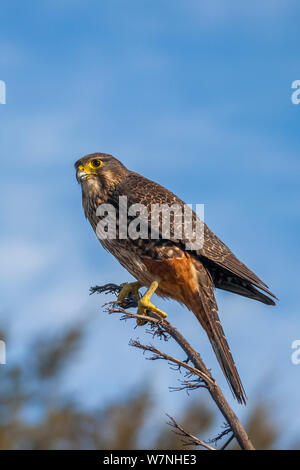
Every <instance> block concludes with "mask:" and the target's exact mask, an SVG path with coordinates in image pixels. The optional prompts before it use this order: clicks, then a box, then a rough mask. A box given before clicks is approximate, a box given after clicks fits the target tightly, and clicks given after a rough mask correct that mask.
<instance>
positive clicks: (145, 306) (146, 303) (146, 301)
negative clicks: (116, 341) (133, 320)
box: [137, 281, 168, 325]
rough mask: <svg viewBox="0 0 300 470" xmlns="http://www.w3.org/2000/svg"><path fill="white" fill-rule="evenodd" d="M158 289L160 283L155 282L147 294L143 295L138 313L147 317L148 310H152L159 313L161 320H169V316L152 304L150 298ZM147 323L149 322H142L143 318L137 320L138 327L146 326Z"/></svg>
mask: <svg viewBox="0 0 300 470" xmlns="http://www.w3.org/2000/svg"><path fill="white" fill-rule="evenodd" d="M157 287H158V282H157V281H153V282H152V284H151V286H150V287H149V289H148V290H147V292H146V293H145V294H144V295H143V297H142V298H141V299H139V302H138V311H137V314H138V315H141V316H143V315H147V310H151V311H152V312H154V313H157V315H159V316H160V317H161V318H167V316H168V315H167V314H166V313H165V312H163V311H162V310H160V309H159V308H157V307H155V305H153V303H152V302H150V298H151V297H152V295H153V294H154V292H155V291H156V289H157ZM145 323H147V322H146V321H145V320H142V318H141V319H138V320H137V324H138V325H144V324H145Z"/></svg>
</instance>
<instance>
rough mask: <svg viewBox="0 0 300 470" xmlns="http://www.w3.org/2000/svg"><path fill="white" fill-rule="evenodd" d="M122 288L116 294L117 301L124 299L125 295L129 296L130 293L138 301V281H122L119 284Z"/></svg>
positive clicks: (139, 285)
mask: <svg viewBox="0 0 300 470" xmlns="http://www.w3.org/2000/svg"><path fill="white" fill-rule="evenodd" d="M121 286H122V289H121V291H120V293H119V295H118V301H119V302H121V301H122V300H124V299H125V298H126V297H129V295H130V294H133V295H134V296H135V297H136V298H137V300H138V301H139V300H140V298H141V296H140V293H139V288H140V287H142V286H141V284H140V283H139V282H130V283H127V282H124V283H123V284H121Z"/></svg>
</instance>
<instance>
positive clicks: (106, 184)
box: [75, 153, 129, 193]
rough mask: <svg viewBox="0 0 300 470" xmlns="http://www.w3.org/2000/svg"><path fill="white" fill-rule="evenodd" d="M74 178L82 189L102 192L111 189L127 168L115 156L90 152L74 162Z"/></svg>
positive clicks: (122, 176)
mask: <svg viewBox="0 0 300 470" xmlns="http://www.w3.org/2000/svg"><path fill="white" fill-rule="evenodd" d="M75 168H76V178H77V181H78V183H80V184H81V185H82V189H83V190H85V191H87V192H88V191H89V189H91V190H92V189H96V188H97V189H98V191H99V192H101V193H104V192H107V191H109V190H111V189H113V188H114V187H115V186H116V185H117V184H118V183H119V182H120V181H122V179H123V178H125V177H126V176H127V174H128V173H129V170H127V168H126V167H125V166H124V165H123V164H122V163H121V162H120V161H119V160H117V159H116V158H115V157H113V156H112V155H108V154H106V153H92V154H90V155H86V156H85V157H82V158H80V160H78V161H77V162H76V163H75Z"/></svg>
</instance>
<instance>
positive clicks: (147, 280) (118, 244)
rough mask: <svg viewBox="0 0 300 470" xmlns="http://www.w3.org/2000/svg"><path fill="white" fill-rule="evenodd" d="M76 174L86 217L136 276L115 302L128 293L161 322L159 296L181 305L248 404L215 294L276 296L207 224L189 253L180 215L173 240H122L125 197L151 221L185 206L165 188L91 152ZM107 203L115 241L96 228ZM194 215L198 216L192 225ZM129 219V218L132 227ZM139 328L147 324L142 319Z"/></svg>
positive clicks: (175, 220)
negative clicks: (158, 209) (157, 213)
mask: <svg viewBox="0 0 300 470" xmlns="http://www.w3.org/2000/svg"><path fill="white" fill-rule="evenodd" d="M75 169H76V177H77V181H78V182H79V183H80V184H81V188H82V205H83V209H84V213H85V216H86V218H87V219H88V220H89V222H90V224H91V226H92V228H93V229H94V231H95V233H96V235H97V236H98V238H99V240H100V242H101V244H102V245H103V247H104V248H105V249H106V250H108V251H109V252H110V253H112V254H113V255H114V256H115V257H116V258H117V260H118V261H119V262H120V263H121V265H122V266H124V267H125V268H126V269H127V271H129V273H130V274H131V275H132V276H133V277H134V278H135V279H136V282H132V283H124V284H122V290H121V291H120V294H119V296H118V300H119V301H122V300H123V299H124V298H126V297H128V295H129V294H130V293H131V294H133V295H134V296H136V298H137V300H138V314H140V315H145V314H146V312H147V311H148V310H151V311H153V312H155V313H156V314H158V315H159V316H160V317H162V318H165V317H166V316H167V315H166V313H164V312H163V311H162V310H160V309H159V308H157V307H156V306H155V305H154V304H153V303H152V302H151V297H152V295H153V294H154V292H155V293H156V294H157V295H159V296H161V297H164V298H171V299H174V300H176V301H178V302H180V303H181V304H184V305H185V306H186V307H187V308H188V309H189V310H191V311H192V312H193V313H194V314H195V316H196V317H197V319H198V320H199V322H200V324H201V326H202V327H203V329H204V330H205V331H206V333H207V336H208V338H209V341H210V343H211V345H212V348H213V350H214V353H215V355H216V357H217V359H218V362H219V364H220V366H221V369H222V371H223V373H224V375H225V377H226V379H227V381H228V383H229V385H230V388H231V390H232V392H233V394H234V396H235V397H236V399H237V400H238V402H239V403H244V404H245V403H246V394H245V391H244V387H243V385H242V382H241V379H240V376H239V374H238V371H237V368H236V366H235V363H234V360H233V357H232V354H231V351H230V349H229V346H228V343H227V340H226V337H225V334H224V331H223V328H222V325H221V323H220V319H219V315H218V306H217V303H216V299H215V295H214V290H215V288H217V289H223V290H226V291H230V292H233V293H235V294H239V295H242V296H245V297H249V298H250V299H254V300H258V301H260V302H262V303H264V304H267V305H275V302H274V300H273V299H272V297H273V298H275V299H276V297H275V296H274V294H272V293H271V292H270V291H269V290H268V286H267V285H266V284H265V283H264V282H263V281H261V280H260V279H259V278H258V277H257V276H256V275H255V274H254V273H253V272H252V271H250V269H248V268H247V266H245V264H243V263H242V262H241V261H240V260H239V259H238V258H237V257H236V256H235V255H234V254H233V253H232V252H231V251H230V249H229V248H228V247H227V246H226V245H225V244H224V243H223V242H222V241H221V240H220V239H219V238H218V237H217V236H216V235H215V234H214V233H213V232H212V231H211V230H210V229H209V228H208V227H207V226H206V225H205V224H203V227H204V236H203V243H202V245H201V247H195V248H194V249H193V245H192V247H191V248H190V249H187V243H186V242H187V241H189V240H186V239H184V238H181V239H178V238H176V237H175V236H174V233H175V228H176V224H178V223H181V224H182V223H183V221H182V219H181V220H178V217H175V216H173V217H171V218H170V225H171V227H170V234H169V236H168V237H163V236H160V237H157V238H155V239H152V238H151V237H149V238H141V237H129V236H127V237H121V236H119V235H120V227H121V226H120V224H119V222H120V208H119V201H120V197H124V196H126V198H127V204H128V207H130V206H132V205H134V204H140V205H143V207H145V208H146V209H147V211H148V212H147V213H148V214H149V219H147V220H148V222H149V224H150V222H151V210H153V207H154V206H155V205H158V204H159V205H162V204H164V205H167V206H172V205H174V204H175V205H179V206H180V207H183V206H184V202H183V201H182V200H181V199H179V197H177V196H176V195H175V194H173V193H172V192H171V191H169V190H168V189H166V188H165V187H163V186H161V185H159V184H157V183H155V182H153V181H151V180H149V179H147V178H145V177H144V176H142V175H140V174H138V173H135V172H133V171H130V170H128V169H127V168H126V167H125V166H124V165H123V164H122V163H121V162H120V161H119V160H117V159H116V158H115V157H113V156H112V155H108V154H105V153H94V154H91V155H87V156H85V157H83V158H81V159H79V160H78V161H77V162H76V163H75ZM103 204H107V205H109V206H105V207H113V208H114V209H115V211H116V212H115V214H116V227H117V230H116V236H115V237H107V238H105V237H103V236H99V232H98V230H97V226H98V224H99V222H100V221H101V220H103V217H102V215H103V214H102V215H99V212H98V208H99V207H100V206H101V205H103ZM197 217H198V216H197V215H196V214H195V213H193V222H195V221H196V220H197ZM131 221H132V217H129V218H128V221H127V223H128V224H129V223H130V222H131ZM160 234H161V231H160ZM141 287H146V289H147V290H146V292H145V293H144V295H141V294H140V293H139V289H140V288H141ZM138 324H140V325H142V324H144V322H143V320H142V317H141V319H140V320H139V321H138Z"/></svg>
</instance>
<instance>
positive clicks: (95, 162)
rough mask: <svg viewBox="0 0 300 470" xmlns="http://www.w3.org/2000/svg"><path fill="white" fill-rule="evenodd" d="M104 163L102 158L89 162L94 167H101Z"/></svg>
mask: <svg viewBox="0 0 300 470" xmlns="http://www.w3.org/2000/svg"><path fill="white" fill-rule="evenodd" d="M102 164H103V162H102V160H92V161H91V162H90V163H89V165H90V167H92V168H93V169H96V168H100V167H101V166H102Z"/></svg>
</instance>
